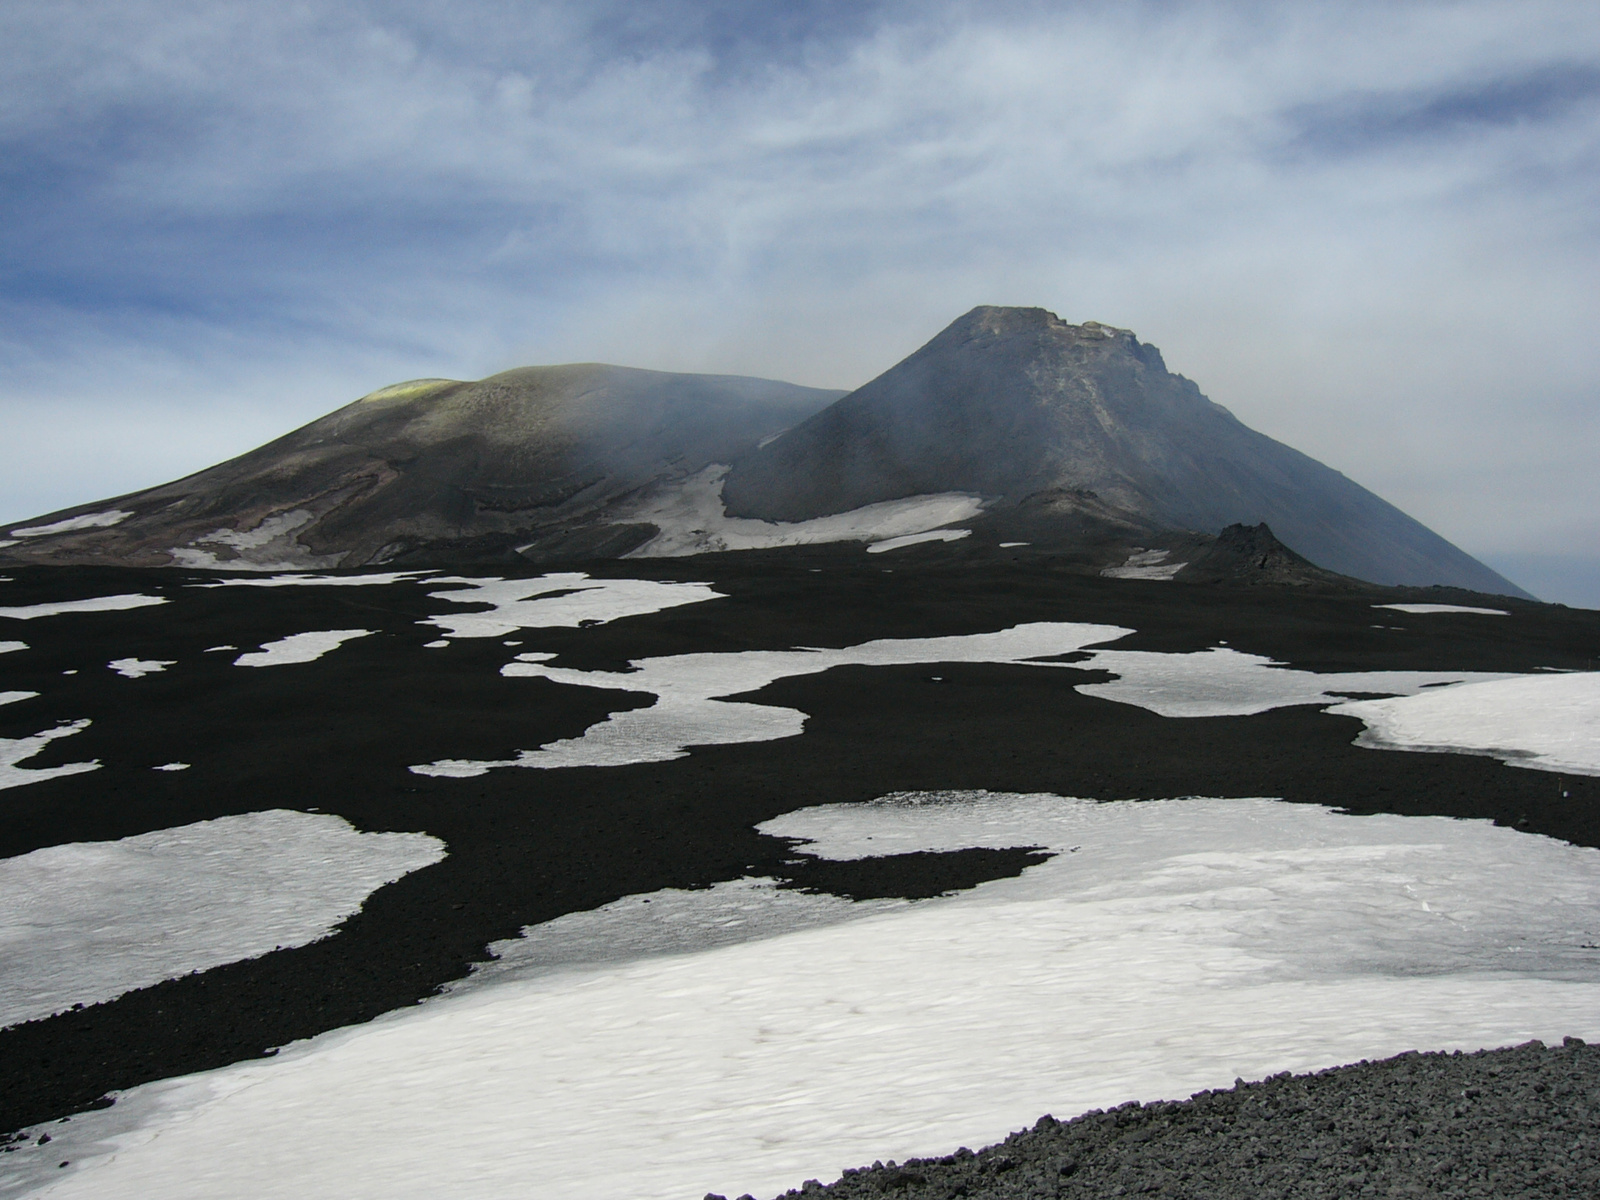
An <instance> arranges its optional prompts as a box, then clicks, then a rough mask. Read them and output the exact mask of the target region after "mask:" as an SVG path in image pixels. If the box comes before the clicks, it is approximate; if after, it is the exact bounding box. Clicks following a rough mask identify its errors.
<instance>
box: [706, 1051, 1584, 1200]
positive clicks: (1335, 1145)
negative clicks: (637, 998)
mask: <svg viewBox="0 0 1600 1200" xmlns="http://www.w3.org/2000/svg"><path fill="white" fill-rule="evenodd" d="M1597 1194H1600V1048H1597V1047H1593V1046H1586V1045H1585V1044H1584V1043H1583V1042H1582V1041H1581V1040H1580V1039H1577V1038H1567V1039H1566V1040H1565V1042H1564V1044H1563V1045H1561V1046H1559V1047H1547V1046H1545V1045H1543V1044H1542V1043H1540V1042H1537V1041H1533V1042H1528V1043H1527V1044H1525V1045H1522V1046H1515V1047H1512V1048H1510V1049H1505V1050H1494V1051H1480V1052H1478V1053H1475V1054H1462V1053H1460V1052H1459V1051H1458V1052H1456V1053H1454V1054H1415V1053H1413V1054H1402V1055H1400V1056H1399V1057H1398V1058H1390V1059H1385V1060H1384V1061H1382V1062H1370V1063H1369V1062H1363V1063H1358V1064H1356V1065H1354V1066H1348V1067H1338V1068H1335V1069H1333V1070H1328V1071H1319V1072H1317V1073H1316V1074H1314V1075H1290V1074H1289V1073H1288V1072H1284V1073H1283V1074H1281V1075H1274V1076H1272V1077H1271V1078H1269V1079H1264V1080H1262V1081H1260V1082H1258V1083H1245V1082H1243V1081H1242V1080H1241V1081H1240V1082H1239V1083H1237V1084H1236V1085H1235V1086H1234V1087H1233V1088H1231V1089H1229V1090H1227V1091H1212V1092H1200V1093H1198V1094H1197V1095H1196V1096H1194V1097H1193V1098H1192V1099H1190V1100H1186V1101H1182V1102H1178V1103H1163V1104H1148V1105H1140V1104H1138V1103H1130V1104H1125V1105H1122V1106H1121V1107H1119V1108H1116V1109H1113V1110H1111V1111H1110V1112H1098V1111H1096V1112H1089V1113H1085V1114H1084V1115H1083V1116H1081V1117H1077V1118H1075V1119H1073V1120H1071V1121H1065V1122H1062V1121H1057V1120H1056V1119H1055V1118H1054V1117H1049V1116H1046V1117H1041V1118H1040V1120H1039V1122H1038V1124H1037V1125H1035V1126H1034V1127H1033V1128H1032V1129H1028V1130H1024V1131H1022V1132H1020V1133H1015V1134H1013V1135H1012V1136H1010V1137H1009V1138H1007V1139H1006V1140H1005V1141H1004V1142H1002V1143H1000V1144H999V1145H997V1146H990V1147H989V1148H987V1149H985V1150H981V1151H979V1152H978V1153H976V1154H974V1153H973V1152H972V1151H970V1150H965V1149H963V1150H959V1151H957V1152H956V1153H955V1154H952V1155H950V1156H949V1157H946V1158H929V1159H912V1160H910V1161H908V1162H904V1163H893V1162H891V1163H888V1164H884V1163H874V1164H873V1165H872V1166H871V1167H867V1168H864V1169H859V1170H847V1171H846V1172H845V1173H844V1175H843V1177H842V1178H840V1179H839V1180H838V1181H837V1182H835V1183H832V1184H829V1185H827V1186H823V1185H822V1184H821V1183H820V1182H819V1181H817V1180H807V1181H806V1183H805V1184H804V1185H803V1186H802V1187H800V1188H798V1189H796V1190H792V1191H789V1192H786V1193H785V1196H788V1197H806V1198H807V1200H813V1198H814V1200H824V1198H827V1200H866V1198H868V1197H878V1196H885V1195H890V1196H897V1197H903V1198H904V1200H949V1198H951V1197H967V1198H968V1200H1012V1198H1013V1197H1014V1198H1016V1200H1032V1198H1034V1197H1041V1196H1050V1197H1062V1198H1066V1197H1072V1198H1077V1197H1083V1198H1085V1200H1088V1198H1089V1197H1096V1198H1098V1197H1105V1196H1141V1195H1142V1196H1174V1197H1176V1196H1182V1197H1192V1198H1194V1200H1202V1198H1204V1200H1212V1198H1214V1200H1234V1198H1235V1197H1238V1198H1240V1200H1243V1198H1245V1197H1249V1198H1250V1200H1265V1198H1266V1197H1283V1198H1285V1200H1289V1198H1290V1197H1334V1196H1440V1197H1444V1196H1450V1197H1455V1196H1463V1197H1466V1196H1493V1197H1497V1198H1509V1197H1517V1196H1527V1197H1541V1198H1542V1197H1566V1196H1572V1197H1579V1196H1584V1197H1588V1196H1594V1195H1597ZM706 1200H721V1198H719V1197H715V1195H714V1194H713V1195H711V1196H707V1197H706Z"/></svg>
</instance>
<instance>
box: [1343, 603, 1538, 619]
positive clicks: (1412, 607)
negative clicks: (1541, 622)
mask: <svg viewBox="0 0 1600 1200" xmlns="http://www.w3.org/2000/svg"><path fill="white" fill-rule="evenodd" d="M1372 607H1373V608H1392V609H1394V611H1395V612H1403V613H1417V614H1425V613H1479V614H1481V615H1482V616H1486V617H1509V616H1510V615H1511V614H1510V613H1509V612H1507V611H1506V610H1505V609H1503V608H1472V607H1470V606H1469V605H1465V604H1374V605H1373V606H1372Z"/></svg>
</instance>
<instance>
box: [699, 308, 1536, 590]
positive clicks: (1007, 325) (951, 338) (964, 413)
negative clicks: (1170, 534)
mask: <svg viewBox="0 0 1600 1200" xmlns="http://www.w3.org/2000/svg"><path fill="white" fill-rule="evenodd" d="M1047 489H1072V490H1088V491H1092V492H1093V493H1095V495H1096V496H1098V497H1099V499H1100V500H1101V501H1103V502H1104V503H1106V504H1108V505H1110V506H1112V507H1114V508H1117V509H1121V510H1125V511H1126V512H1128V513H1130V514H1137V515H1138V516H1139V517H1142V518H1144V519H1146V520H1148V521H1150V522H1152V523H1154V524H1156V525H1160V526H1165V527H1170V528H1178V529H1189V530H1196V531H1199V532H1202V533H1207V534H1215V533H1218V532H1219V531H1221V530H1222V529H1224V528H1225V527H1227V526H1230V525H1236V524H1238V525H1246V526H1255V525H1258V524H1260V523H1262V522H1266V523H1267V524H1269V525H1270V526H1271V527H1272V530H1273V532H1275V533H1276V534H1277V536H1278V537H1279V538H1281V539H1282V540H1283V542H1284V543H1285V544H1286V545H1287V546H1289V547H1290V548H1292V549H1293V550H1295V551H1297V552H1298V553H1299V554H1302V555H1304V556H1305V557H1306V558H1308V559H1310V560H1311V561H1312V562H1314V563H1316V564H1317V565H1319V566H1322V567H1325V568H1327V569H1329V570H1331V571H1336V572H1338V573H1340V574H1344V575H1353V576H1355V577H1357V578H1359V579H1366V580H1369V581H1371V582H1374V583H1384V584H1416V585H1428V584H1435V583H1438V584H1448V585H1452V586H1456V587H1464V588H1470V589H1473V590H1475V591H1482V592H1492V593H1500V594H1506V595H1518V596H1521V595H1526V593H1524V592H1522V591H1521V590H1520V589H1518V588H1517V587H1516V585H1514V584H1512V583H1511V582H1509V581H1508V580H1506V579H1504V578H1502V577H1501V576H1500V575H1498V574H1496V573H1495V572H1494V571H1492V570H1490V569H1489V568H1488V567H1486V566H1484V565H1483V564H1482V563H1480V562H1478V561H1477V560H1476V559H1474V558H1472V557H1471V556H1469V555H1468V554H1466V553H1464V552H1463V551H1461V550H1459V549H1458V548H1456V547H1455V546H1453V545H1451V544H1450V543H1449V542H1447V541H1445V539H1444V538H1442V537H1440V536H1439V535H1438V534H1436V533H1434V532H1433V531H1432V530H1430V529H1428V528H1427V527H1426V526H1424V525H1422V524H1420V523H1419V522H1417V521H1415V520H1413V519H1412V518H1411V517H1408V516H1407V515H1406V514H1405V513H1403V512H1401V511H1400V510H1399V509H1397V508H1395V507H1394V506H1393V505H1392V504H1389V503H1387V502H1386V501H1384V500H1382V499H1380V498H1379V497H1377V496H1375V495H1373V494H1372V493H1371V492H1369V491H1367V490H1366V489H1365V488H1363V487H1361V486H1359V485H1358V484H1356V483H1353V482H1351V481H1350V480H1349V479H1347V478H1346V477H1345V476H1343V475H1341V474H1340V473H1339V472H1337V471H1335V470H1333V469H1332V468H1330V467H1326V466H1324V465H1323V464H1321V463H1319V462H1317V461H1316V460H1315V459H1312V458H1309V457H1307V456H1306V455H1304V454H1301V453H1300V452H1299V451H1297V450H1293V449H1290V448H1289V447H1288V446H1285V445H1283V444H1282V443H1281V442H1275V441H1273V440H1272V439H1271V438H1269V437H1266V436H1265V435H1263V434H1260V433H1257V432H1255V431H1254V430H1252V429H1249V428H1247V427H1246V426H1245V425H1243V424H1242V423H1241V422H1240V421H1239V420H1238V419H1237V418H1235V417H1234V416H1233V414H1232V413H1230V412H1228V410H1227V409H1225V408H1223V407H1222V406H1221V405H1219V404H1214V403H1212V402H1211V401H1210V400H1208V399H1206V397H1205V396H1203V395H1202V394H1201V392H1200V389H1199V388H1197V387H1196V386H1195V385H1194V384H1193V383H1192V382H1191V381H1190V380H1188V379H1185V378H1184V377H1183V376H1181V375H1174V374H1172V373H1171V372H1169V371H1168V370H1167V368H1166V364H1165V363H1164V362H1163V361H1162V359H1161V353H1160V351H1158V350H1157V349H1156V348H1155V347H1154V346H1149V345H1145V344H1144V343H1142V342H1140V341H1139V339H1138V338H1137V337H1135V336H1134V335H1133V334H1132V333H1130V332H1129V331H1127V330H1125V329H1113V328H1111V327H1110V326H1106V325H1101V324H1098V323H1097V322H1093V321H1090V322H1087V323H1086V324H1083V325H1071V324H1068V323H1067V322H1065V321H1063V320H1061V319H1060V318H1059V317H1057V316H1055V314H1053V313H1049V312H1046V311H1045V310H1044V309H1039V308H993V307H982V308H975V309H973V310H972V311H971V312H969V313H967V314H966V315H965V316H964V317H962V318H960V319H959V320H958V321H956V322H955V323H954V324H952V325H951V326H950V327H949V328H947V329H946V330H944V332H942V333H940V334H939V335H938V336H937V337H935V338H934V339H933V340H932V341H931V342H929V343H928V344H927V345H926V346H923V347H922V349H920V350H918V351H917V352H916V353H915V354H913V355H911V356H910V357H909V358H907V359H905V360H904V361H903V362H901V363H899V364H898V365H896V366H894V367H892V368H891V369H890V370H888V371H886V372H884V373H883V374H882V375H880V376H878V377H877V378H876V379H874V380H873V381H872V382H870V383H868V384H866V385H865V386H863V387H861V388H858V389H857V390H856V391H854V392H852V393H850V394H849V395H848V396H845V397H844V398H843V399H841V400H839V401H838V402H837V403H835V404H832V405H830V406H829V407H828V408H826V409H824V410H823V411H821V412H819V413H817V414H816V415H815V416H813V417H811V418H810V419H809V420H807V421H805V422H803V423H801V424H800V425H798V426H796V427H795V428H794V429H791V430H790V431H789V432H787V433H785V434H784V435H783V436H781V437H779V438H778V439H776V440H775V441H773V442H771V443H770V444H769V445H767V446H765V447H763V448H762V449H760V450H759V451H757V452H755V453H753V454H750V455H747V456H745V457H744V458H742V459H740V460H739V461H738V462H737V463H736V464H735V467H734V469H733V471H732V472H731V473H730V475H729V477H728V479H727V482H726V485H725V487H724V490H723V496H724V499H725V500H726V501H727V506H728V511H729V513H730V514H732V515H735V516H747V517H761V518H765V519H767V520H784V521H798V520H804V519H806V518H810V517H817V516H823V515H826V514H829V513H837V512H843V511H846V510H848V509H852V508H858V507H860V506H862V505H865V504H871V503H874V502H876V501H882V500H892V499H898V498H900V497H904V496H912V495H917V494H920V493H926V492H947V491H967V492H977V493H980V494H982V495H985V496H988V497H991V498H993V499H994V500H996V501H997V502H999V504H1001V505H1004V504H1016V503H1019V502H1021V501H1023V500H1024V499H1026V498H1027V497H1028V496H1030V495H1032V494H1035V493H1038V492H1041V491H1045V490H1047Z"/></svg>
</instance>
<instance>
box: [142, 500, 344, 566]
mask: <svg viewBox="0 0 1600 1200" xmlns="http://www.w3.org/2000/svg"><path fill="white" fill-rule="evenodd" d="M316 515H317V514H316V513H314V512H312V511H311V510H310V509H306V508H297V509H294V510H292V511H290V512H285V513H279V514H278V515H277V516H275V517H268V518H267V519H266V520H264V521H262V522H261V523H260V524H259V525H257V526H256V527H255V528H254V529H248V530H238V529H215V530H212V531H211V532H210V533H208V534H204V535H202V536H201V537H197V538H195V539H194V541H192V542H190V543H189V544H188V545H187V546H180V547H177V548H175V549H173V550H172V551H171V554H172V557H173V560H174V561H175V562H176V563H177V564H178V565H179V566H180V567H190V568H194V569H197V570H213V571H298V570H303V569H305V568H307V567H318V566H327V565H328V564H329V559H330V557H331V556H328V555H321V556H319V555H315V554H312V553H311V551H310V550H308V549H307V548H306V547H305V546H303V545H301V544H300V540H299V537H298V535H297V534H296V533H295V531H296V530H298V529H301V528H303V527H304V526H306V525H309V524H310V523H311V522H312V521H313V520H315V519H316ZM207 546H211V547H216V548H217V549H220V548H223V547H226V548H227V549H228V550H229V551H231V552H232V554H233V557H231V558H228V559H221V558H218V557H217V549H210V550H208V549H206V547H207Z"/></svg>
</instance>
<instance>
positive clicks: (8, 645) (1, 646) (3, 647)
mask: <svg viewBox="0 0 1600 1200" xmlns="http://www.w3.org/2000/svg"><path fill="white" fill-rule="evenodd" d="M27 648H28V643H27V642H0V654H12V653H15V652H16V651H18V650H26V649H27Z"/></svg>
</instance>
